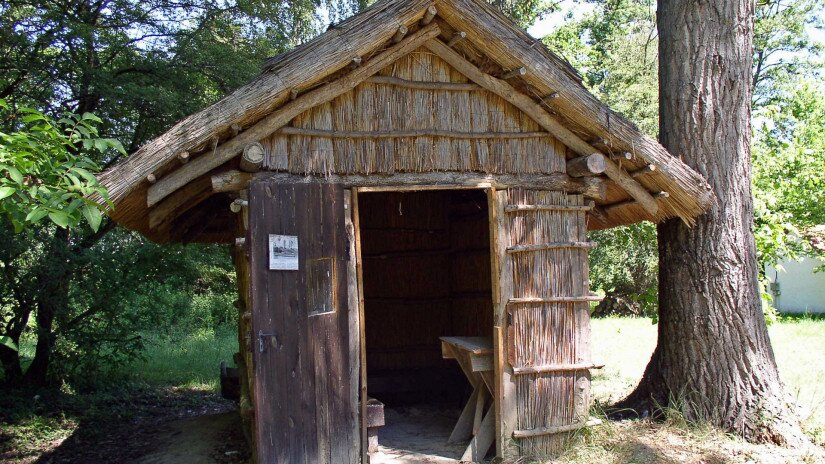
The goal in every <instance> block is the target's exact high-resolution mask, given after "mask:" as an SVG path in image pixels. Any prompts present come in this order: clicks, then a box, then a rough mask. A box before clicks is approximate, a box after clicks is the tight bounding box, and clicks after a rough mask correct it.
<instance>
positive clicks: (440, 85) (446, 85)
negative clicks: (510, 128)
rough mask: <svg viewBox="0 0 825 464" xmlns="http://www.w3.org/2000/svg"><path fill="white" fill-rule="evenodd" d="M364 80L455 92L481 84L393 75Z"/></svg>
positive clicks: (474, 87)
mask: <svg viewBox="0 0 825 464" xmlns="http://www.w3.org/2000/svg"><path fill="white" fill-rule="evenodd" d="M365 82H369V83H372V84H388V85H396V86H398V87H405V88H408V89H416V90H451V91H456V92H465V91H470V90H479V89H480V88H481V86H479V85H478V84H473V83H472V82H432V81H412V80H409V79H401V78H400V77H393V76H372V77H370V78H368V79H367V80H366V81H365Z"/></svg>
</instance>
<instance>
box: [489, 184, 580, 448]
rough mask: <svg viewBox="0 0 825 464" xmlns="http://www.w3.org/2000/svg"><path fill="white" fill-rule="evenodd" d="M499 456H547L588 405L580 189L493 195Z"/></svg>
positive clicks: (510, 191)
mask: <svg viewBox="0 0 825 464" xmlns="http://www.w3.org/2000/svg"><path fill="white" fill-rule="evenodd" d="M490 197H491V202H490V203H491V216H492V219H493V221H492V222H494V224H495V225H494V226H493V227H494V238H493V242H494V252H495V259H494V265H495V268H494V272H495V273H496V274H497V277H498V280H499V291H498V293H497V294H496V295H495V297H496V302H497V307H496V332H495V334H496V337H495V345H496V370H497V372H496V377H497V389H496V390H497V391H496V394H497V404H496V407H497V408H498V409H497V412H498V414H497V419H498V421H497V430H498V453H499V455H501V456H502V457H513V456H515V455H525V456H536V457H549V456H553V455H555V454H556V453H558V452H559V451H561V447H562V444H563V443H564V439H565V438H566V437H567V435H568V434H569V432H571V431H574V430H576V429H577V428H580V427H581V426H583V425H584V423H585V422H586V420H587V414H588V408H589V405H590V372H589V370H588V368H589V367H591V359H590V355H591V353H590V312H589V303H588V302H589V301H590V300H592V299H593V297H591V296H590V294H589V293H590V292H589V278H588V262H587V251H588V249H589V248H590V246H591V244H589V243H587V242H586V232H587V224H586V213H587V210H588V206H586V205H585V204H584V199H583V198H582V197H581V196H578V195H567V194H565V193H563V192H549V191H529V190H519V189H513V190H508V191H495V192H492V193H491V195H490Z"/></svg>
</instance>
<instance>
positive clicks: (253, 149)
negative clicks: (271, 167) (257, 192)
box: [239, 142, 265, 172]
mask: <svg viewBox="0 0 825 464" xmlns="http://www.w3.org/2000/svg"><path fill="white" fill-rule="evenodd" d="M264 154H265V151H264V147H263V145H261V144H260V143H258V142H253V143H250V144H249V145H247V146H246V147H245V148H244V150H243V154H242V155H241V163H240V166H239V167H240V168H241V171H244V172H258V171H260V170H261V167H262V166H263V163H264Z"/></svg>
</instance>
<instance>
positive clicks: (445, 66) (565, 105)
mask: <svg viewBox="0 0 825 464" xmlns="http://www.w3.org/2000/svg"><path fill="white" fill-rule="evenodd" d="M433 5H435V6H436V8H437V11H438V14H437V16H436V17H435V19H434V20H433V21H432V22H430V23H429V24H428V25H426V26H423V25H421V24H420V20H421V18H422V17H423V16H424V14H425V10H427V9H428V8H429V7H431V6H433ZM401 26H403V28H402V27H401ZM404 31H406V32H405V33H404V34H402V32H404ZM460 33H461V34H460ZM455 37H462V39H461V40H451V39H453V38H455ZM448 44H449V45H448ZM468 75H469V76H473V78H472V79H470V78H468ZM253 142H260V143H261V144H262V145H263V146H264V149H265V151H266V154H265V161H264V167H263V168H264V170H270V171H280V172H286V173H292V174H295V175H297V176H305V175H312V176H318V177H320V178H323V177H324V176H329V175H332V174H335V175H336V176H347V175H356V174H357V175H362V176H363V175H373V176H378V177H377V178H380V179H381V180H380V181H381V182H382V183H384V184H391V178H389V177H388V176H392V175H397V174H401V173H416V174H418V173H434V172H472V173H480V174H487V175H502V176H505V175H509V176H510V178H511V179H512V176H513V175H516V176H518V175H547V174H552V175H556V176H559V175H561V176H562V177H563V176H564V173H565V172H566V166H565V163H566V161H568V160H570V159H571V158H575V157H578V156H581V155H587V154H590V153H592V152H600V153H603V154H605V155H606V157H607V158H608V159H611V160H613V161H609V166H611V167H612V171H611V170H608V171H606V173H607V175H608V177H609V179H607V178H605V181H604V182H603V183H604V184H605V185H606V194H604V195H595V197H594V198H593V199H594V200H596V203H597V206H598V208H597V209H596V211H595V212H594V213H595V214H593V215H591V217H590V219H589V224H588V225H589V227H590V228H605V227H613V226H616V225H621V224H628V223H632V222H638V221H641V220H652V221H660V220H663V219H665V218H670V217H680V218H682V219H683V220H684V221H686V222H688V223H691V222H692V220H693V218H695V217H696V216H697V215H699V214H701V212H702V211H704V210H705V209H706V208H707V207H709V206H710V203H711V201H712V197H711V194H710V190H709V187H708V185H707V183H706V182H705V181H704V179H702V177H701V176H700V175H699V174H697V173H696V172H695V171H693V170H692V169H690V168H689V167H688V166H686V165H685V164H684V163H682V162H681V161H680V160H679V159H677V158H675V157H673V156H671V155H670V154H669V153H667V152H666V151H665V149H664V148H662V147H661V145H659V144H658V143H657V142H655V141H654V140H652V139H650V138H648V137H646V136H644V135H643V134H642V133H641V132H640V131H639V130H638V129H637V128H636V127H635V126H634V125H633V124H632V123H631V122H629V121H627V120H626V119H625V118H624V117H622V116H621V115H619V114H617V113H614V112H613V111H611V110H610V109H609V108H608V107H607V106H605V105H604V104H602V103H601V102H599V101H598V100H597V99H596V98H595V97H593V95H591V94H590V93H589V92H588V91H587V90H586V89H585V88H584V86H583V85H582V84H581V79H580V77H579V76H578V75H577V74H576V72H575V70H573V69H572V68H571V67H570V66H569V65H568V64H567V63H566V62H564V61H563V60H562V59H560V58H559V57H557V56H556V55H554V54H553V53H552V52H550V51H548V50H547V49H546V48H545V47H544V46H543V45H542V44H541V42H539V41H537V40H535V39H533V38H531V37H529V36H528V35H527V34H526V33H524V31H522V30H520V29H519V28H518V27H517V26H515V25H514V24H513V23H512V22H511V21H510V20H509V19H507V18H506V17H505V16H503V15H502V14H501V13H500V12H498V11H497V10H495V9H494V8H493V7H491V6H490V5H489V4H488V3H487V2H485V1H483V0H441V1H438V2H433V1H426V0H384V1H379V2H378V3H376V4H375V5H373V6H372V7H370V8H368V9H367V10H365V11H364V12H363V13H361V14H359V15H357V16H355V17H353V18H350V19H348V20H346V21H344V22H342V23H341V24H338V25H335V27H333V28H331V29H330V30H329V31H328V32H326V33H324V34H322V35H321V36H319V37H318V38H316V39H315V40H313V41H311V42H309V43H307V44H304V45H302V46H300V47H298V48H296V49H295V50H293V51H291V52H288V53H285V54H283V55H281V56H278V57H275V58H273V59H271V60H270V61H269V62H267V63H266V65H265V67H264V71H263V72H262V74H261V75H260V76H258V77H257V78H255V79H254V80H253V81H252V82H250V83H249V84H247V85H245V86H243V87H241V88H239V89H237V90H236V91H234V92H233V93H232V94H230V95H228V96H227V97H225V98H223V99H222V100H220V101H218V102H217V103H215V104H213V105H211V106H209V107H208V108H205V109H204V110H202V111H200V112H198V113H196V114H194V115H192V116H189V117H188V118H186V119H184V120H182V121H181V122H179V123H178V124H176V125H175V126H174V127H173V128H171V129H170V130H169V131H168V132H166V133H165V134H163V135H161V136H159V137H158V138H156V139H155V140H153V141H151V142H149V143H147V144H146V145H145V146H143V147H142V148H140V149H139V150H138V151H137V152H136V153H134V154H132V156H130V157H129V158H127V159H126V160H124V161H123V162H121V163H119V164H118V165H116V166H114V167H112V168H110V169H108V170H107V171H106V172H104V173H103V174H101V175H100V180H101V182H102V184H103V185H104V186H105V187H107V188H108V189H109V195H110V197H111V198H112V200H113V202H114V204H115V210H114V211H112V212H111V213H110V214H111V216H112V217H113V218H114V219H116V220H117V221H119V222H120V223H122V224H123V225H125V226H126V227H129V228H132V229H136V230H139V231H140V232H142V233H144V234H145V235H147V236H148V237H150V238H152V239H153V240H156V241H225V242H228V241H231V240H232V238H233V235H234V226H233V223H234V217H233V216H232V214H231V213H230V212H229V210H228V205H229V203H230V202H231V201H232V200H233V198H234V195H233V194H232V193H231V192H230V193H227V192H225V191H220V192H218V191H214V190H210V189H209V187H208V184H209V182H208V181H207V180H208V179H209V178H210V177H211V176H212V175H214V174H220V173H223V172H226V171H227V170H233V169H237V168H238V166H239V160H238V156H239V155H240V154H241V152H242V151H243V149H244V148H245V147H246V146H248V145H249V144H250V143H253ZM651 166H653V168H651ZM635 171H638V173H637V175H636V176H635V180H634V178H632V177H631V176H630V175H628V173H630V174H632V173H634V172H635ZM642 171H645V172H644V173H642ZM602 177H604V176H602ZM571 182H572V181H571ZM569 184H570V182H567V183H566V184H565V185H569ZM545 187H546V188H547V189H552V188H557V187H556V186H554V187H552V188H551V186H545ZM534 188H541V186H537V187H534ZM578 192H579V193H582V192H584V190H583V189H580V190H578ZM660 192H667V194H666V195H665V194H660ZM656 194H659V195H658V196H656Z"/></svg>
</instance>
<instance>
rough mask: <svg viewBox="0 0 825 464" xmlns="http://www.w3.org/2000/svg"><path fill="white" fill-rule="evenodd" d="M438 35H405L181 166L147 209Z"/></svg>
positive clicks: (434, 28)
mask: <svg viewBox="0 0 825 464" xmlns="http://www.w3.org/2000/svg"><path fill="white" fill-rule="evenodd" d="M440 33H441V29H439V27H438V24H431V25H429V26H427V27H424V28H422V29H419V30H418V31H417V32H415V33H414V34H411V35H409V36H408V37H407V38H405V39H404V40H402V41H401V42H399V43H398V44H396V45H393V46H391V47H389V48H387V49H386V50H384V51H383V52H381V53H379V54H378V55H376V56H375V57H373V58H372V59H370V60H369V61H367V62H366V63H364V64H362V65H361V66H359V67H358V68H356V69H354V70H352V71H351V72H349V73H347V74H345V75H344V76H343V77H341V78H339V79H337V80H335V81H332V82H330V83H328V84H326V85H324V86H321V87H319V88H317V89H315V90H312V91H310V92H307V93H305V94H303V95H301V96H299V97H298V98H296V99H295V100H292V101H290V102H288V103H286V104H284V105H283V106H282V107H280V108H278V109H277V110H275V111H274V112H272V113H270V114H269V115H268V116H266V117H265V118H263V119H262V120H260V121H259V122H257V123H256V124H255V125H253V126H251V127H249V128H247V129H246V130H245V131H243V132H241V133H240V134H238V135H237V136H236V137H234V138H232V139H229V140H227V141H226V142H225V143H223V144H222V145H220V146H218V147H216V148H215V150H214V152H213V153H207V154H205V155H203V156H200V157H198V158H196V159H194V160H192V161H190V162H189V163H187V164H186V165H185V166H183V167H181V168H179V169H178V170H176V171H173V172H172V173H170V174H169V175H167V176H166V177H164V178H163V179H161V180H160V181H158V182H157V183H156V184H155V185H153V186H151V187H150V188H149V190H148V191H147V195H146V203H147V205H148V206H150V207H151V206H154V205H156V204H157V203H158V202H159V201H160V200H162V199H164V198H166V197H167V196H169V194H171V193H172V192H174V191H175V190H177V189H179V188H181V187H183V186H184V185H186V184H187V183H188V182H190V181H192V180H194V179H195V178H197V177H198V176H200V175H203V174H205V173H206V172H208V171H210V170H212V169H214V168H216V167H218V166H220V165H221V164H223V163H225V162H227V161H229V160H230V159H232V158H234V157H235V156H237V155H238V154H239V153H240V152H241V151H242V150H243V149H244V147H245V146H246V145H248V144H250V143H252V142H257V141H258V140H260V139H262V138H264V137H266V136H267V135H269V134H270V133H272V132H274V131H275V130H277V129H279V128H280V127H282V126H283V125H284V124H286V123H288V122H289V121H291V120H292V119H293V118H294V117H295V116H298V115H299V114H301V113H303V112H304V111H306V110H307V109H309V108H312V107H313V106H316V105H319V104H321V103H324V102H326V101H329V100H332V99H333V98H335V97H337V96H339V95H342V94H344V93H346V92H349V91H350V90H352V89H354V88H355V87H356V86H357V85H358V84H360V83H361V82H363V81H364V80H365V79H367V78H368V77H370V76H371V75H373V74H375V73H377V72H378V71H380V70H381V69H382V68H384V67H386V66H388V65H390V64H392V63H393V62H395V61H396V60H398V59H399V58H401V57H402V56H404V55H406V54H408V53H410V52H412V51H413V50H415V49H416V48H419V47H420V46H422V45H423V44H424V43H426V42H427V41H428V40H430V39H432V38H434V37H437V36H438V34H440Z"/></svg>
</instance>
